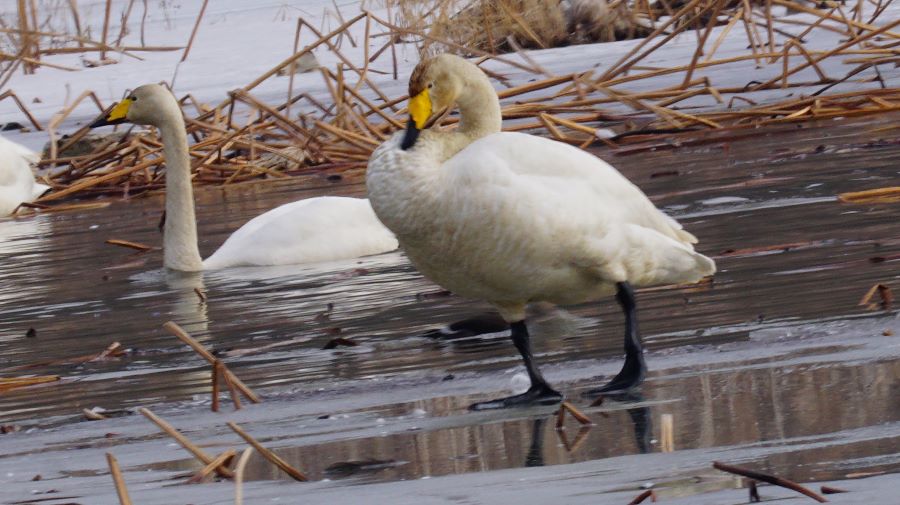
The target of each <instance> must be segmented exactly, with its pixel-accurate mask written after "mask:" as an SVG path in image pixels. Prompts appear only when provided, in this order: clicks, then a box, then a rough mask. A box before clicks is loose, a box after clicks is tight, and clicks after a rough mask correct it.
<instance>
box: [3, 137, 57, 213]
mask: <svg viewBox="0 0 900 505" xmlns="http://www.w3.org/2000/svg"><path fill="white" fill-rule="evenodd" d="M40 159H41V157H40V155H38V153H36V152H34V151H32V150H31V149H28V148H27V147H25V146H23V145H21V144H17V143H16V142H13V141H12V140H9V139H6V138H3V137H0V216H6V215H9V214H12V212H13V211H14V210H16V207H18V206H19V204H21V203H22V202H30V201H32V200H34V199H36V198H37V197H39V196H41V195H42V194H44V192H45V191H47V190H48V189H50V186H47V185H45V184H40V183H37V182H35V181H34V173H33V172H32V171H31V166H32V165H34V164H36V163H37V162H38V161H40Z"/></svg>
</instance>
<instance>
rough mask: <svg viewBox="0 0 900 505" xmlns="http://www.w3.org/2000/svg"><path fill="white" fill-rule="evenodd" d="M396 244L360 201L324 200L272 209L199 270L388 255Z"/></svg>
mask: <svg viewBox="0 0 900 505" xmlns="http://www.w3.org/2000/svg"><path fill="white" fill-rule="evenodd" d="M396 248H397V239H396V238H395V237H394V234H393V233H391V232H390V230H388V229H387V228H385V226H384V225H383V224H381V221H379V220H378V218H377V217H376V216H375V212H373V211H372V206H371V205H370V204H369V201H368V200H366V199H364V198H347V197H339V196H323V197H316V198H309V199H306V200H299V201H296V202H291V203H287V204H284V205H282V206H280V207H276V208H274V209H272V210H270V211H268V212H265V213H264V214H260V215H259V216H256V217H254V218H253V219H251V220H250V221H248V222H247V223H246V224H244V225H243V226H241V227H240V228H239V229H238V230H237V231H235V232H234V233H233V234H232V235H231V236H230V237H228V239H227V240H225V243H223V244H222V246H221V247H219V249H218V250H216V252H214V253H213V254H212V255H211V256H210V257H209V258H206V259H205V260H203V269H204V270H210V269H217V268H225V267H232V266H247V265H260V266H262V265H290V264H295V263H314V262H320V261H330V260H337V259H347V258H356V257H359V256H367V255H371V254H379V253H382V252H386V251H392V250H394V249H396Z"/></svg>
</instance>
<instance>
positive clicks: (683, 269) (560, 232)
mask: <svg viewBox="0 0 900 505" xmlns="http://www.w3.org/2000/svg"><path fill="white" fill-rule="evenodd" d="M442 134H443V133H441V132H431V131H429V130H425V131H423V132H422V136H421V138H420V140H419V142H418V143H417V144H416V146H415V147H413V148H412V149H410V150H407V151H403V150H401V149H400V148H399V138H400V137H399V136H395V137H393V138H391V139H389V140H388V141H387V142H385V144H383V145H382V146H380V147H379V148H378V149H377V150H376V152H375V153H374V154H373V155H372V158H371V159H370V161H369V168H368V174H367V185H368V191H369V198H370V200H371V202H372V206H373V207H374V209H375V212H376V214H377V215H378V217H379V218H380V219H381V221H382V222H383V223H384V224H385V225H386V226H387V227H388V228H390V229H391V230H392V231H393V232H394V233H395V234H396V235H397V238H398V239H399V240H400V245H401V247H402V248H403V250H404V251H405V252H406V253H407V255H408V256H409V258H410V260H411V261H412V262H413V263H414V264H415V266H416V267H417V268H418V269H419V270H420V271H421V272H422V273H423V274H424V275H425V276H427V277H429V278H431V279H432V280H434V281H435V282H437V283H438V284H440V285H442V286H444V287H446V288H447V289H450V290H451V291H453V292H455V293H457V294H460V295H463V296H467V297H472V298H480V299H485V300H488V301H490V302H492V303H493V304H494V305H496V306H497V307H498V309H500V311H501V313H502V314H503V315H504V317H506V318H507V319H508V320H511V321H515V320H520V319H522V318H523V317H524V312H523V311H524V305H525V304H526V303H528V302H532V301H549V302H553V303H561V304H569V303H577V302H582V301H586V300H592V299H596V298H598V297H600V296H602V295H606V294H609V293H611V292H612V291H613V290H614V289H615V283H616V282H621V281H628V282H630V283H631V284H633V285H635V286H647V285H654V284H670V283H684V282H694V281H697V280H699V279H700V278H702V277H703V276H706V275H710V274H712V273H713V272H714V271H715V264H714V263H713V261H712V260H710V259H709V258H707V257H705V256H703V255H701V254H699V253H696V252H694V249H693V245H692V244H693V243H695V242H696V238H694V236H693V235H691V234H690V233H688V232H686V231H684V230H682V229H681V225H679V224H678V223H677V222H676V221H675V220H674V219H672V218H670V217H668V216H667V215H665V214H663V213H662V212H661V211H659V210H658V209H657V208H656V207H655V206H654V205H653V204H652V203H651V202H650V201H649V200H648V199H647V197H646V196H645V195H644V194H643V193H642V192H641V191H640V189H638V188H637V187H636V186H635V185H634V184H632V183H631V182H629V181H628V180H627V179H626V178H625V177H623V176H622V175H621V174H620V173H619V172H618V171H617V170H615V169H614V168H613V167H611V166H610V165H608V164H607V163H605V162H603V161H602V160H600V159H599V158H597V157H595V156H593V155H591V154H589V153H586V152H584V151H582V150H580V149H577V148H575V147H572V146H569V145H567V144H563V143H560V142H555V141H552V140H548V139H545V138H541V137H536V136H532V135H526V134H520V133H495V134H491V135H488V136H486V137H483V138H481V139H479V140H476V141H475V142H473V143H471V144H470V145H468V146H467V147H466V148H464V149H463V150H462V151H460V152H459V153H457V154H456V155H455V156H453V157H451V158H450V159H449V160H447V161H445V162H443V163H441V162H440V154H439V148H438V147H437V146H438V145H439V144H440V142H438V141H435V142H430V139H431V138H432V136H438V135H442ZM434 138H435V139H436V137H434Z"/></svg>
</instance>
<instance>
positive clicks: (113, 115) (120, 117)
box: [91, 98, 134, 128]
mask: <svg viewBox="0 0 900 505" xmlns="http://www.w3.org/2000/svg"><path fill="white" fill-rule="evenodd" d="M132 103H134V100H132V99H131V98H125V99H123V100H122V101H121V102H119V103H117V104H115V105H114V106H113V108H112V109H111V110H110V111H109V113H107V114H106V115H105V116H103V117H101V118H100V119H98V120H96V121H94V122H93V123H91V128H97V127H98V126H106V125H111V124H119V123H124V122H125V121H127V120H128V109H129V108H130V107H131V104H132Z"/></svg>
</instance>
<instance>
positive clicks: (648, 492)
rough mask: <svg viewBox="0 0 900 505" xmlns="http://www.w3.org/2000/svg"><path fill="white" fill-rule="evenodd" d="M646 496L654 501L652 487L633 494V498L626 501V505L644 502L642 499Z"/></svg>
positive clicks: (654, 494) (636, 504) (654, 496)
mask: <svg viewBox="0 0 900 505" xmlns="http://www.w3.org/2000/svg"><path fill="white" fill-rule="evenodd" d="M647 498H650V500H651V501H656V493H655V492H654V491H653V490H652V489H648V490H646V491H644V492H643V493H641V494H639V495H637V496H635V497H634V499H633V500H631V501H630V502H628V505H639V504H640V503H644V500H646V499H647Z"/></svg>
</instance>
